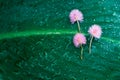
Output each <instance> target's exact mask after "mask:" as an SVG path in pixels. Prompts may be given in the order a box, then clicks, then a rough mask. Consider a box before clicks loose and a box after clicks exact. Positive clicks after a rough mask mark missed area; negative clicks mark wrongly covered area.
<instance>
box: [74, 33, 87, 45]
mask: <svg viewBox="0 0 120 80" xmlns="http://www.w3.org/2000/svg"><path fill="white" fill-rule="evenodd" d="M73 43H74V45H75V47H79V46H80V45H82V44H86V37H85V36H84V35H83V34H82V33H77V34H75V36H74V38H73Z"/></svg>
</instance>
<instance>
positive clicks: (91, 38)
mask: <svg viewBox="0 0 120 80" xmlns="http://www.w3.org/2000/svg"><path fill="white" fill-rule="evenodd" d="M92 40H93V36H91V40H90V45H89V53H91V45H92Z"/></svg>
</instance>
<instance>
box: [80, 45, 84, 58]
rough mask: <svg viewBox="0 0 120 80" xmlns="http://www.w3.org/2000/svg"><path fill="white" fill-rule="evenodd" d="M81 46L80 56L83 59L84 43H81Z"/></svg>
mask: <svg viewBox="0 0 120 80" xmlns="http://www.w3.org/2000/svg"><path fill="white" fill-rule="evenodd" d="M80 47H81V54H80V58H81V59H83V47H82V45H80Z"/></svg>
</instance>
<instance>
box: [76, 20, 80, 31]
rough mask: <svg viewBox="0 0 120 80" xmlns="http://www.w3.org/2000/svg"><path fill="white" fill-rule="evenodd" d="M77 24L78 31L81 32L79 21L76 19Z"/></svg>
mask: <svg viewBox="0 0 120 80" xmlns="http://www.w3.org/2000/svg"><path fill="white" fill-rule="evenodd" d="M77 25H78V32H81V31H80V23H79V21H78V20H77Z"/></svg>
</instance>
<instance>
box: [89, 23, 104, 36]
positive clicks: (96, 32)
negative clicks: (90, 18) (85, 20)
mask: <svg viewBox="0 0 120 80" xmlns="http://www.w3.org/2000/svg"><path fill="white" fill-rule="evenodd" d="M88 32H89V33H90V34H91V35H92V36H93V37H95V38H100V37H101V34H102V30H101V27H100V26H99V25H96V24H94V25H92V26H91V27H90V28H89V30H88Z"/></svg>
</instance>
